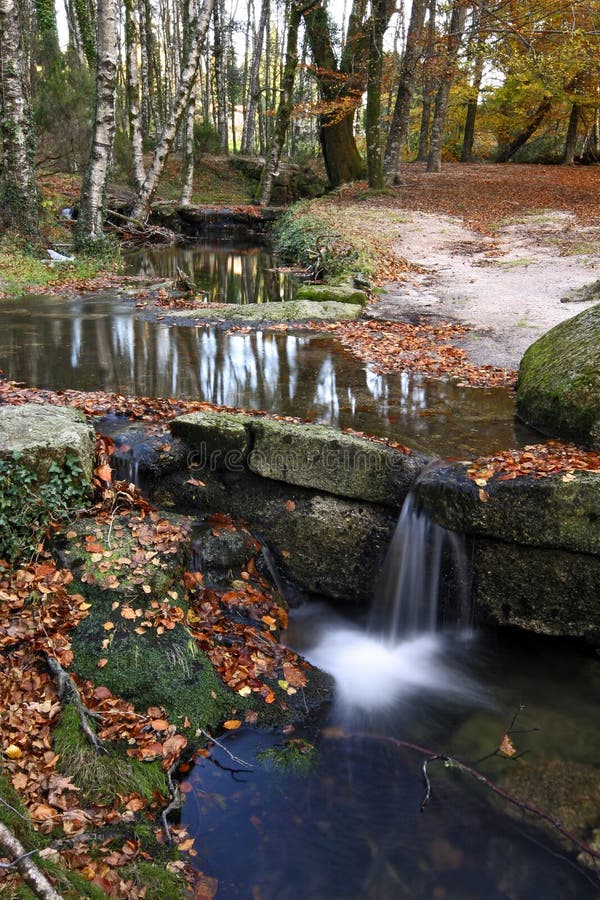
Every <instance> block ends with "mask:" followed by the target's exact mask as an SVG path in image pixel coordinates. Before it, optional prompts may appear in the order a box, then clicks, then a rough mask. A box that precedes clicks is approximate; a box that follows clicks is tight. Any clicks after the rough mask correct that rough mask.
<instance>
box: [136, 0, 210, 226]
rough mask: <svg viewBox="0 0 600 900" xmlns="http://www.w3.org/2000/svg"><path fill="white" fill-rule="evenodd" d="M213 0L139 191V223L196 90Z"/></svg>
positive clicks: (198, 25)
mask: <svg viewBox="0 0 600 900" xmlns="http://www.w3.org/2000/svg"><path fill="white" fill-rule="evenodd" d="M212 7H213V0H204V4H203V6H202V9H201V11H200V14H199V16H198V19H197V23H196V29H195V31H194V35H193V38H192V40H191V42H190V48H189V52H188V53H187V54H186V60H185V65H184V67H183V71H182V73H181V77H180V79H179V86H178V88H177V94H176V97H175V100H174V104H173V110H172V112H171V116H170V118H169V121H168V122H167V124H166V126H165V128H164V130H163V133H162V135H161V137H160V140H159V142H158V144H157V145H156V147H155V149H154V153H153V156H152V163H151V164H150V168H149V169H148V172H147V173H146V178H145V179H144V183H143V185H142V187H141V188H140V191H139V192H138V195H137V198H136V201H135V204H134V207H133V211H132V217H133V218H134V219H136V220H137V221H138V222H143V223H145V222H146V221H147V219H148V215H149V214H150V204H151V202H152V198H153V197H154V193H155V191H156V188H157V187H158V182H159V180H160V177H161V175H162V173H163V170H164V167H165V165H166V162H167V159H168V158H169V153H170V152H171V148H172V146H173V141H174V140H175V136H176V134H177V129H178V128H179V124H180V122H181V118H182V116H183V114H184V112H185V110H186V108H187V106H188V104H189V100H190V95H191V92H192V90H193V87H194V83H195V79H196V73H197V71H198V62H199V60H200V52H201V50H202V46H203V42H204V38H205V35H206V32H207V30H208V25H209V22H210V16H211V13H212Z"/></svg>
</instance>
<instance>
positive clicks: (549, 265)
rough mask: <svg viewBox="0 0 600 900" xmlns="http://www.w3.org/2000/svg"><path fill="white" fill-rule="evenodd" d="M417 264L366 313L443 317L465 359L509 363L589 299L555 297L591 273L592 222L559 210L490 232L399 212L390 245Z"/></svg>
mask: <svg viewBox="0 0 600 900" xmlns="http://www.w3.org/2000/svg"><path fill="white" fill-rule="evenodd" d="M395 249H396V251H397V252H398V254H399V255H401V256H404V257H406V259H407V260H408V261H409V262H410V263H416V264H417V265H418V266H420V267H422V268H423V269H424V270H425V271H424V272H423V273H420V274H414V273H411V274H409V275H408V278H407V280H406V281H405V282H402V283H398V284H390V285H388V286H387V290H386V292H385V295H384V296H383V297H382V299H381V300H380V301H379V302H377V303H375V304H374V305H373V307H371V315H372V316H373V317H375V318H388V319H406V318H411V317H413V316H415V315H419V316H427V317H429V316H432V317H436V318H440V319H451V320H454V321H459V322H462V323H464V324H467V325H469V326H471V327H472V328H473V331H472V332H471V333H470V334H469V335H468V336H467V337H466V338H465V339H464V341H463V342H461V345H462V346H464V347H465V349H466V350H467V351H468V353H469V356H470V357H471V359H472V360H473V362H475V363H477V364H486V363H489V364H491V365H496V366H503V367H508V368H514V369H516V368H518V366H519V361H520V359H521V357H522V355H523V353H524V351H525V350H526V349H527V347H528V346H529V344H531V343H532V342H533V341H535V340H536V339H537V338H538V337H540V335H541V334H543V333H544V332H545V331H547V330H548V329H549V328H551V327H552V326H553V325H556V324H557V323H558V322H561V321H562V320H563V319H568V318H570V317H571V316H573V315H575V314H576V313H577V312H580V311H581V310H582V309H586V308H587V307H589V306H590V305H592V304H591V303H589V302H588V303H582V302H561V300H562V299H563V298H565V297H566V296H567V295H568V294H569V292H570V291H572V290H574V289H576V288H579V287H581V286H583V285H585V284H589V283H591V282H593V281H595V280H596V279H598V278H599V277H600V255H599V251H600V228H598V227H597V226H594V225H585V226H584V225H582V224H581V223H579V222H578V220H577V219H576V217H575V216H574V215H573V214H571V213H567V212H544V213H539V214H535V215H523V216H520V217H515V218H514V219H513V220H511V221H510V222H509V223H508V224H505V225H503V226H502V227H499V228H497V229H496V231H495V234H494V236H493V237H492V236H487V235H485V234H482V233H480V232H476V231H472V230H470V229H469V228H468V227H466V226H465V225H464V224H463V223H462V221H461V220H460V219H458V218H452V217H450V216H445V215H440V214H436V215H434V214H431V213H426V212H411V213H407V215H406V221H405V223H404V224H403V226H402V228H401V233H400V234H399V237H398V239H397V243H396V246H395Z"/></svg>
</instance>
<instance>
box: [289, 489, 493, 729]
mask: <svg viewBox="0 0 600 900" xmlns="http://www.w3.org/2000/svg"><path fill="white" fill-rule="evenodd" d="M468 576H469V567H468V565H467V560H466V554H465V550H464V547H463V541H462V538H461V536H460V535H457V534H454V533H453V532H450V531H447V530H446V529H444V528H441V527H440V526H439V525H436V524H435V523H434V522H433V521H432V520H431V519H430V517H429V516H428V515H427V514H426V513H425V511H424V510H422V509H420V508H419V506H418V501H417V500H416V498H415V496H414V494H412V493H410V494H409V495H408V497H407V499H406V501H405V503H404V506H403V508H402V511H401V514H400V518H399V520H398V525H397V527H396V531H395V533H394V536H393V538H392V541H391V543H390V547H389V549H388V553H387V556H386V561H385V564H384V569H383V573H382V577H381V579H380V580H379V582H378V584H377V585H376V586H375V591H374V593H375V596H374V601H373V607H372V611H371V613H370V615H369V620H368V623H367V627H366V628H364V627H363V628H361V627H359V626H358V625H356V624H355V623H353V622H351V621H348V620H347V619H344V618H342V617H341V616H340V615H339V613H335V612H333V611H331V610H325V611H324V608H323V607H321V610H320V611H319V610H317V612H316V614H315V619H317V618H318V620H319V622H320V628H319V629H318V631H319V634H318V638H317V639H316V641H315V640H314V639H313V640H311V642H310V646H301V647H297V649H300V650H301V652H303V653H304V655H305V656H306V657H307V658H308V659H309V661H310V662H312V663H313V664H314V665H316V666H318V667H319V668H321V669H323V670H325V671H326V672H329V673H330V674H331V675H332V676H333V677H334V679H335V682H336V700H337V706H338V709H339V710H340V711H341V713H342V715H343V717H344V718H347V717H348V716H349V715H350V716H351V717H352V716H354V715H356V714H359V715H362V716H365V715H366V716H367V717H369V718H372V717H376V716H377V715H379V714H382V713H383V714H387V712H388V711H389V710H390V709H393V708H395V707H397V706H398V704H402V703H405V702H408V701H409V699H410V698H411V697H413V698H414V697H417V696H418V698H419V703H420V704H421V705H423V704H425V702H426V701H425V698H426V697H427V696H428V695H430V696H435V697H440V696H443V697H444V698H445V699H446V700H447V701H448V700H451V701H456V702H469V703H471V702H475V703H479V702H481V699H482V697H481V691H480V690H479V689H478V688H477V686H476V685H475V683H474V682H473V680H472V679H471V677H470V676H469V675H468V674H465V671H464V662H465V658H467V659H468V658H470V656H471V655H472V652H471V649H470V648H469V647H468V646H467V645H466V643H465V638H466V637H471V636H472V632H471V612H470V606H471V604H470V584H469V577H468ZM305 609H307V613H305V614H304V622H303V627H304V629H306V626H307V624H310V623H309V622H307V619H309V618H310V616H311V613H310V612H309V611H308V607H305ZM314 631H315V629H314V626H313V634H314Z"/></svg>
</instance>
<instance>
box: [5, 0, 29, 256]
mask: <svg viewBox="0 0 600 900" xmlns="http://www.w3.org/2000/svg"><path fill="white" fill-rule="evenodd" d="M0 51H1V52H0V60H1V65H0V90H1V95H0V132H1V134H2V159H1V169H0V174H1V181H0V212H2V213H3V214H5V217H6V219H7V220H8V221H9V222H10V223H11V224H12V225H14V226H16V227H17V228H18V229H19V230H21V231H23V232H24V233H25V234H27V235H29V236H30V237H32V238H34V237H36V236H37V234H38V196H37V188H36V182H35V174H34V141H33V130H32V126H31V113H30V110H29V106H28V103H27V100H26V97H25V91H24V89H23V71H22V67H21V53H22V50H21V31H20V28H19V16H18V12H17V9H16V7H15V4H14V0H0Z"/></svg>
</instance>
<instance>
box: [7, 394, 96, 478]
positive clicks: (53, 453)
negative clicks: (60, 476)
mask: <svg viewBox="0 0 600 900" xmlns="http://www.w3.org/2000/svg"><path fill="white" fill-rule="evenodd" d="M95 449H96V438H95V435H94V429H93V428H92V426H91V425H88V423H87V421H86V418H85V416H84V414H83V413H82V412H79V410H77V409H71V408H70V407H67V406H51V405H50V404H37V403H27V404H25V405H23V406H2V407H0V458H2V459H10V458H14V455H15V454H18V459H19V464H20V465H21V466H23V467H24V468H26V469H28V470H29V471H30V472H32V473H33V474H34V475H35V476H36V479H37V480H38V482H43V481H45V480H46V479H47V477H48V472H49V470H50V468H51V466H52V463H55V464H56V465H58V466H60V467H61V468H63V467H64V466H65V463H66V461H67V460H71V461H73V462H76V463H77V465H78V467H79V468H80V469H81V471H82V473H83V478H84V479H91V477H92V469H93V465H94V455H95Z"/></svg>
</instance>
